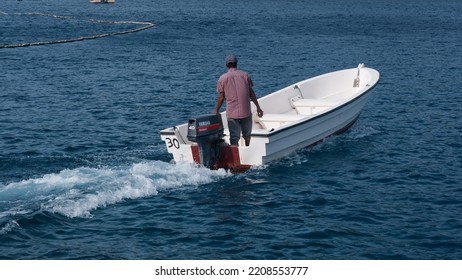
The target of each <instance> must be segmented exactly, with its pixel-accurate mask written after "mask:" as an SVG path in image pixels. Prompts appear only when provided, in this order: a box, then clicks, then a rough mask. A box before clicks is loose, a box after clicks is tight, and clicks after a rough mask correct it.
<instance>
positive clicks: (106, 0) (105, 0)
mask: <svg viewBox="0 0 462 280" xmlns="http://www.w3.org/2000/svg"><path fill="white" fill-rule="evenodd" d="M90 3H93V4H115V0H90Z"/></svg>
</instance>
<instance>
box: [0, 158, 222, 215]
mask: <svg viewBox="0 0 462 280" xmlns="http://www.w3.org/2000/svg"><path fill="white" fill-rule="evenodd" d="M224 176H228V174H227V173H226V172H225V171H223V170H219V171H212V170H208V169H205V168H197V167H194V166H193V165H191V164H188V163H179V164H176V165H172V164H169V163H165V162H161V161H148V162H142V163H136V164H133V165H131V166H128V167H127V166H126V167H119V168H88V167H81V168H76V169H66V170H63V171H61V172H59V173H54V174H47V175H44V176H43V177H41V178H36V179H28V180H24V181H21V182H15V183H11V184H8V185H6V186H3V187H0V217H1V218H5V216H9V217H11V216H14V215H11V212H12V211H13V210H14V209H15V210H14V211H13V212H15V213H19V214H20V213H22V212H21V211H25V212H29V211H30V210H24V209H35V211H37V210H43V211H47V212H50V213H58V214H61V215H64V216H67V217H69V218H74V217H91V212H92V211H94V210H96V209H98V208H102V207H106V206H108V205H113V204H116V203H119V202H122V201H125V200H127V199H138V198H143V197H149V196H153V195H157V194H158V192H159V191H161V190H165V189H172V188H173V189H174V188H182V187H191V186H198V185H201V184H206V183H210V182H213V181H215V180H217V179H220V178H222V177H224ZM15 215H18V214H15Z"/></svg>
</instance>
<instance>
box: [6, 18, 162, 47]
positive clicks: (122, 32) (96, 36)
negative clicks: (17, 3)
mask: <svg viewBox="0 0 462 280" xmlns="http://www.w3.org/2000/svg"><path fill="white" fill-rule="evenodd" d="M0 14H2V15H8V14H7V13H4V12H0ZM16 15H27V16H44V17H51V18H57V19H77V18H76V17H72V16H59V15H53V14H44V13H20V14H16ZM89 21H90V22H94V23H103V24H135V25H143V26H141V27H139V28H134V29H130V30H126V31H118V32H112V33H105V34H98V35H93V36H84V37H78V38H71V39H64V40H51V41H43V42H32V43H22V44H10V45H0V48H3V49H6V48H22V47H32V46H44V45H52V44H64V43H72V42H77V41H84V40H94V39H99V38H105V37H110V36H117V35H125V34H129V33H135V32H140V31H143V30H146V29H148V28H151V27H154V26H155V24H153V23H151V22H140V21H105V20H96V19H90V20H89Z"/></svg>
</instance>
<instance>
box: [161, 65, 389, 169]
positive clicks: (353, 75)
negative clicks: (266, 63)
mask: <svg viewBox="0 0 462 280" xmlns="http://www.w3.org/2000/svg"><path fill="white" fill-rule="evenodd" d="M379 77H380V74H379V72H378V71H377V70H374V69H372V68H366V67H364V65H363V64H360V65H358V68H352V69H345V70H340V71H335V72H331V73H327V74H324V75H321V76H317V77H314V78H311V79H307V80H304V81H301V82H298V83H296V84H293V85H291V86H288V87H286V88H283V89H281V90H278V91H276V92H274V93H271V94H269V95H267V96H264V97H262V98H260V99H259V100H258V102H259V103H260V106H261V107H262V109H263V111H264V112H265V114H264V115H263V117H258V116H257V115H256V113H255V111H256V108H255V106H253V104H252V106H253V107H252V108H253V112H254V114H253V127H254V128H253V130H252V141H251V143H250V146H248V147H246V146H244V143H243V142H242V141H241V145H240V146H239V147H236V146H230V145H229V144H227V143H229V131H228V125H227V121H225V120H226V113H225V112H223V113H221V114H218V115H204V116H199V117H198V118H193V119H190V120H189V122H188V123H184V124H181V125H177V126H174V127H170V128H166V129H164V130H162V131H161V132H160V136H161V138H162V140H164V141H165V143H166V145H167V151H168V152H169V153H171V154H172V155H173V159H174V161H175V162H180V161H186V162H191V163H198V164H201V165H203V166H206V167H208V168H211V169H218V168H224V169H229V170H231V171H232V172H233V171H234V172H243V171H245V170H247V169H249V168H251V167H252V166H257V165H262V164H267V163H268V162H270V161H272V160H276V159H278V158H281V157H284V156H287V155H289V154H290V153H292V152H294V151H295V150H297V149H301V148H303V147H307V146H312V145H315V144H317V143H319V142H321V141H322V140H323V139H325V138H327V137H329V136H330V135H334V134H340V133H342V132H344V131H346V130H347V129H348V128H349V127H351V126H352V125H353V123H354V122H355V121H356V120H357V119H358V117H359V114H360V113H361V110H362V108H363V107H364V106H365V104H366V100H367V97H368V95H369V92H370V91H371V90H372V89H373V88H374V87H375V85H376V84H377V83H378V81H379Z"/></svg>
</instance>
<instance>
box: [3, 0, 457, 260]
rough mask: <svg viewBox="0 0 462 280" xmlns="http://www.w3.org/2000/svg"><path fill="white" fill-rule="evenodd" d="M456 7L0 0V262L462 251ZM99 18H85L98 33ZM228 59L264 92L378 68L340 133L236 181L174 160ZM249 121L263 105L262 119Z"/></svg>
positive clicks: (351, 1)
mask: <svg viewBox="0 0 462 280" xmlns="http://www.w3.org/2000/svg"><path fill="white" fill-rule="evenodd" d="M461 14H462V2H461V1H459V0H442V1H430V0H408V1H400V0H377V1H372V0H327V1H326V0H323V1H320V0H319V1H318V0H305V1H303V0H259V1H241V0H236V1H224V0H200V1H199V0H178V1H170V0H156V1H151V0H131V1H129V0H118V1H117V3H116V4H115V5H92V4H89V3H88V1H86V0H67V1H60V0H34V1H32V0H23V1H15V0H3V1H2V4H1V6H0V45H1V46H5V45H15V44H25V43H33V42H45V41H55V40H68V39H72V38H79V37H86V36H95V35H98V34H107V33H114V32H120V31H126V30H130V29H133V28H138V27H139V26H136V25H134V24H133V23H132V24H130V23H125V24H109V23H108V22H122V21H127V22H129V21H137V22H151V23H154V24H155V25H156V26H155V27H154V28H150V29H147V30H144V31H141V32H137V33H131V34H126V35H120V36H112V37H106V38H101V39H95V40H86V41H78V42H73V43H67V44H54V45H44V46H33V47H22V48H0V61H1V70H0V89H1V90H0V100H1V102H0V259H461V258H462V218H461V212H462V184H461V181H462V157H461V154H462V144H461V143H462V141H461V140H462V122H461V120H460V119H461V117H462V112H461V108H462V79H461V74H462V29H461V28H460V26H462V18H461V17H460V15H461ZM95 20H99V21H95ZM231 52H232V53H235V54H236V55H237V56H238V58H239V59H240V60H239V61H240V63H239V67H240V68H241V69H244V70H246V71H248V72H249V73H250V74H251V76H252V78H253V80H254V84H255V91H256V93H257V96H259V97H261V96H264V95H266V94H268V93H271V92H273V91H275V90H277V89H279V88H282V87H285V86H287V85H289V84H292V83H294V82H297V81H299V80H302V79H306V78H309V77H313V76H316V75H319V74H323V73H327V72H331V71H334V70H340V69H344V68H353V67H356V66H357V65H358V63H365V64H366V65H367V66H369V67H372V68H375V69H377V70H378V71H380V73H381V81H380V83H379V85H378V86H377V87H376V88H375V89H374V90H373V92H372V95H371V97H370V99H369V100H368V103H367V106H366V107H365V109H364V111H363V113H362V114H361V117H360V118H359V120H358V122H357V123H356V124H355V125H354V126H353V127H352V128H351V129H350V130H349V131H348V132H347V133H345V134H342V135H340V136H336V137H333V138H330V139H328V140H327V141H325V142H324V143H322V144H320V145H318V146H316V147H314V148H311V149H305V150H301V151H299V152H297V153H295V154H293V155H291V156H288V157H286V158H284V159H281V160H278V161H275V162H273V163H271V164H269V165H266V166H261V167H258V168H254V169H252V170H250V171H248V172H246V173H244V174H239V175H232V174H228V173H226V172H224V171H210V170H207V169H203V168H195V167H192V166H190V165H188V164H177V165H174V164H171V163H170V160H171V158H170V156H169V154H168V153H167V151H166V148H165V145H164V143H163V142H162V141H161V140H160V137H159V134H158V132H159V130H161V129H163V128H165V127H168V126H172V125H175V124H178V123H183V122H185V121H186V120H187V119H188V118H189V117H192V116H195V115H198V114H203V113H209V112H210V111H211V110H212V109H213V107H214V105H215V102H216V93H215V87H216V80H217V79H218V77H219V76H220V75H221V74H222V73H223V72H224V71H225V67H224V65H223V64H224V58H225V57H226V55H227V54H229V53H231ZM263 110H264V108H263Z"/></svg>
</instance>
